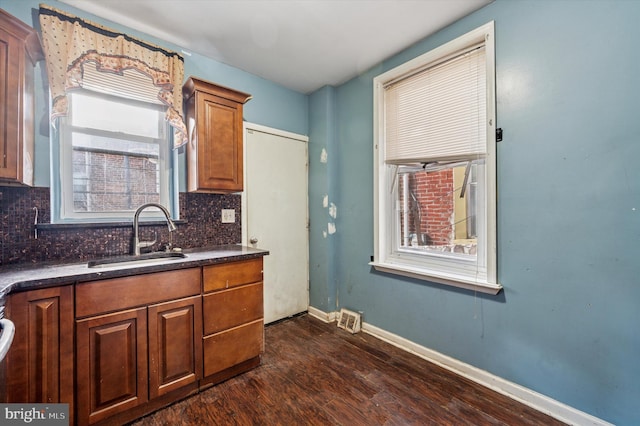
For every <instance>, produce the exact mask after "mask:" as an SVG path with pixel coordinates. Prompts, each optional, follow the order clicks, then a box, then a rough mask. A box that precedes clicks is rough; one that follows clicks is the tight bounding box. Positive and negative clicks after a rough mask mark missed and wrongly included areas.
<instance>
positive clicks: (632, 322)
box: [310, 0, 640, 425]
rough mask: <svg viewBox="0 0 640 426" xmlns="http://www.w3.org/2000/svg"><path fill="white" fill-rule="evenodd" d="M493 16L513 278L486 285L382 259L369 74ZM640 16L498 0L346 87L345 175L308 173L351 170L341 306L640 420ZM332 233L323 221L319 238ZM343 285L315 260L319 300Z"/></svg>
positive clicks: (314, 300) (343, 226)
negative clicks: (385, 270) (408, 270)
mask: <svg viewBox="0 0 640 426" xmlns="http://www.w3.org/2000/svg"><path fill="white" fill-rule="evenodd" d="M490 20H495V23H496V57H497V63H496V66H497V113H498V126H499V127H502V128H503V129H504V135H505V139H504V141H503V142H501V143H499V145H498V232H499V257H498V260H499V279H500V282H501V283H502V285H503V286H504V287H505V289H504V291H503V292H502V293H501V294H500V295H498V296H484V295H479V294H474V293H473V292H469V291H463V290H456V289H453V288H450V287H446V286H442V285H438V284H432V283H428V282H422V281H415V280H410V279H405V278H400V277H395V276H392V275H384V274H380V273H375V272H373V271H372V269H371V268H370V267H369V266H368V264H367V262H368V261H369V257H370V255H371V254H372V250H373V236H372V234H373V215H372V204H373V195H372V191H373V190H372V186H373V185H372V173H373V171H372V161H373V159H372V156H373V151H372V143H373V140H372V138H373V130H372V129H373V121H372V116H373V109H372V102H373V95H372V91H373V90H372V79H373V77H374V76H375V75H377V74H379V73H381V72H383V71H386V70H388V69H390V68H393V67H394V66H396V65H399V64H401V63H403V62H405V61H407V60H409V59H412V58H415V57H416V56H418V55H420V54H422V53H425V52H427V51H429V50H431V49H433V48H435V47H437V46H439V45H441V44H443V43H445V42H447V41H450V40H452V39H454V38H456V37H458V36H460V35H462V34H464V33H466V32H467V31H470V30H472V29H474V28H476V27H478V26H480V25H482V24H485V23H486V22H488V21H490ZM639 22H640V2H638V1H626V0H613V1H604V0H602V1H573V0H558V1H544V2H541V1H528V0H518V1H512V0H497V1H496V2H495V3H493V4H491V5H489V6H487V7H485V8H483V9H481V10H480V11H478V12H476V13H474V14H472V15H470V16H468V17H466V18H464V19H462V20H460V21H458V22H457V23H455V24H453V25H451V26H449V27H447V28H446V29H444V30H442V31H440V32H439V33H437V34H435V35H433V36H431V37H429V38H427V39H425V40H423V41H422V42H420V43H418V44H416V45H414V46H412V47H411V48H409V49H407V50H406V51H403V52H401V53H399V54H398V55H396V56H394V57H393V58H391V59H389V60H388V61H386V62H384V63H383V64H382V65H380V66H379V67H378V68H377V69H374V70H371V71H370V72H368V73H367V74H365V75H362V76H361V77H359V78H356V79H354V80H352V81H350V82H348V83H346V84H344V85H342V86H340V87H337V88H336V93H335V94H336V98H335V105H334V108H335V115H334V117H335V120H336V121H335V125H336V132H335V135H336V143H335V144H334V147H335V148H336V151H335V152H332V153H331V155H330V156H329V161H330V162H333V163H334V167H336V169H335V174H331V175H329V176H327V177H325V176H320V177H316V176H314V175H312V176H311V186H312V188H313V187H315V186H325V185H327V183H326V182H325V180H326V179H327V178H328V179H334V180H335V181H337V182H339V186H338V191H337V193H334V194H332V198H333V199H334V200H335V202H336V204H337V206H338V218H337V220H336V225H337V233H336V234H334V235H333V236H332V238H331V240H330V251H331V252H332V253H333V254H334V259H335V271H334V273H335V280H336V298H337V300H338V303H337V305H338V307H348V308H351V309H355V310H359V311H363V312H364V320H365V321H366V322H369V323H371V324H373V325H375V326H378V327H381V328H382V329H385V330H388V331H390V332H393V333H396V334H398V335H400V336H403V337H405V338H407V339H410V340H412V341H414V342H417V343H419V344H421V345H424V346H426V347H428V348H432V349H434V350H436V351H439V352H441V353H444V354H446V355H449V356H452V357H454V358H456V359H459V360H461V361H463V362H466V363H469V364H471V365H473V366H476V367H478V368H481V369H484V370H487V371H489V372H491V373H493V374H495V375H497V376H500V377H503V378H505V379H507V380H510V381H512V382H515V383H518V384H521V385H523V386H525V387H527V388H530V389H533V390H535V391H538V392H540V393H542V394H544V395H547V396H549V397H551V398H554V399H556V400H558V401H561V402H563V403H565V404H568V405H570V406H572V407H575V408H577V409H579V410H582V411H584V412H587V413H590V414H592V415H594V416H597V417H599V418H602V419H604V420H607V421H610V422H613V423H616V424H619V425H634V424H635V425H637V424H640V408H639V405H638V401H640V380H639V379H640V361H639V360H640V306H639V305H640V262H639V261H638V258H639V255H640V248H639V247H640V174H639V170H640V166H639V165H638V159H640V116H639V111H640V105H639V101H638V99H639V98H640V78H639V76H640V49H638V46H637V43H638V41H639V40H640V25H639ZM322 96H323V93H318V94H314V95H312V96H311V99H312V102H311V104H310V109H311V110H310V116H311V117H312V120H311V142H310V143H311V146H313V144H314V143H318V142H319V143H322V139H320V141H318V140H316V138H315V130H316V129H318V128H321V127H322V126H321V125H320V124H319V123H316V122H315V120H316V118H319V117H321V115H322V114H321V113H320V112H319V111H317V109H321V108H325V107H326V105H325V103H323V102H314V101H313V100H314V99H316V97H322ZM323 131H325V132H326V129H323ZM310 152H313V150H311V151H310ZM310 161H311V164H312V165H313V164H314V162H316V161H317V159H315V158H311V159H310ZM312 202H313V200H312ZM313 227H314V223H312V229H313ZM326 244H327V241H326V240H325V239H322V238H321V237H318V236H317V234H316V233H312V234H311V247H312V252H313V250H314V249H316V248H318V247H322V248H323V249H324V246H325V245H326ZM312 262H313V258H312ZM331 284H332V283H327V280H326V279H325V277H324V276H316V275H314V269H313V268H312V269H311V304H312V306H317V307H319V308H324V307H325V306H327V303H326V299H327V294H326V293H327V292H326V291H324V286H330V285H331ZM318 287H321V289H319V288H318ZM327 288H328V290H329V291H331V289H330V288H329V287H327ZM329 307H331V306H329Z"/></svg>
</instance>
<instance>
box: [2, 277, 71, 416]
mask: <svg viewBox="0 0 640 426" xmlns="http://www.w3.org/2000/svg"><path fill="white" fill-rule="evenodd" d="M5 314H6V316H7V318H9V319H11V320H12V321H13V322H14V323H15V326H16V335H15V338H14V341H13V345H12V347H11V349H10V350H9V353H8V355H7V358H6V361H5V365H6V368H7V373H6V375H7V389H6V392H7V397H6V401H7V402H10V403H11V402H15V403H18V402H20V403H25V402H30V403H67V404H69V412H70V413H73V288H72V286H70V285H69V286H63V287H55V288H48V289H42V290H32V291H26V292H22V293H15V294H11V295H10V296H9V300H8V303H7V310H6V313H5Z"/></svg>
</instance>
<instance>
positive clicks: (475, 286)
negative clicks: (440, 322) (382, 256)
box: [369, 262, 502, 295]
mask: <svg viewBox="0 0 640 426" xmlns="http://www.w3.org/2000/svg"><path fill="white" fill-rule="evenodd" d="M369 265H371V266H373V267H374V269H375V270H376V271H380V272H386V273H388V274H395V275H402V276H405V277H410V278H416V279H419V280H424V281H432V282H436V283H439V284H446V285H450V286H453V287H458V288H464V289H467V290H473V291H479V292H481V293H487V294H493V295H495V294H498V293H500V291H501V290H502V286H501V285H500V284H497V283H489V282H479V281H472V280H470V279H468V278H465V277H459V276H454V275H445V274H434V273H431V272H429V271H426V270H424V269H420V268H412V267H410V266H406V265H397V264H391V263H379V262H370V263H369Z"/></svg>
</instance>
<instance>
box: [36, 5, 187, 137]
mask: <svg viewBox="0 0 640 426" xmlns="http://www.w3.org/2000/svg"><path fill="white" fill-rule="evenodd" d="M40 27H41V31H42V44H43V47H44V52H45V59H46V64H47V74H48V76H49V86H50V90H51V96H52V98H53V105H52V111H51V119H52V120H55V119H56V118H58V117H60V116H64V115H66V114H67V109H68V101H67V91H69V90H73V89H77V88H80V87H82V80H83V73H84V70H83V67H84V64H86V63H88V62H92V63H95V67H96V69H97V70H98V71H100V72H109V73H116V74H122V73H123V72H124V71H125V70H129V69H135V70H137V71H139V72H141V73H143V74H145V75H147V76H149V78H150V79H151V81H152V82H153V85H154V86H155V87H157V89H158V95H157V98H158V101H160V102H161V103H162V104H163V105H166V106H167V111H166V120H167V121H168V122H169V124H170V125H171V126H172V127H173V129H174V148H177V147H179V146H182V145H184V144H185V143H186V142H187V129H186V126H185V124H184V119H183V117H182V90H181V87H182V81H183V79H184V59H183V58H182V56H180V55H179V54H177V53H175V52H171V51H168V50H166V49H163V48H161V47H158V46H155V45H152V44H150V43H147V42H144V41H142V40H138V39H136V38H134V37H131V36H128V35H126V34H123V33H119V32H116V31H113V30H110V29H108V28H106V27H103V26H101V25H98V24H96V23H93V22H90V21H87V20H84V19H80V18H78V17H75V16H73V15H69V14H67V13H65V12H62V11H60V10H57V9H54V8H52V7H50V6H46V5H40Z"/></svg>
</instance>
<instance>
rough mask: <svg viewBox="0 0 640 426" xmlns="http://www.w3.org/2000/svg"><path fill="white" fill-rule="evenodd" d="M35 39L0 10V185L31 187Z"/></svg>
mask: <svg viewBox="0 0 640 426" xmlns="http://www.w3.org/2000/svg"><path fill="white" fill-rule="evenodd" d="M37 40H38V38H37V34H36V32H35V31H33V29H32V28H31V27H29V26H28V25H26V24H24V23H23V22H22V21H20V20H19V19H17V18H15V17H13V16H11V15H9V14H8V13H6V12H5V11H3V10H2V9H0V69H1V70H2V73H0V129H2V130H1V131H0V184H1V183H2V182H9V183H11V184H13V183H20V184H26V185H32V184H33V141H34V132H33V129H34V110H33V107H34V104H33V84H34V83H33V65H34V63H35V62H34V61H35V60H37V59H38V58H39V57H40V54H41V51H40V43H39V41H37Z"/></svg>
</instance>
